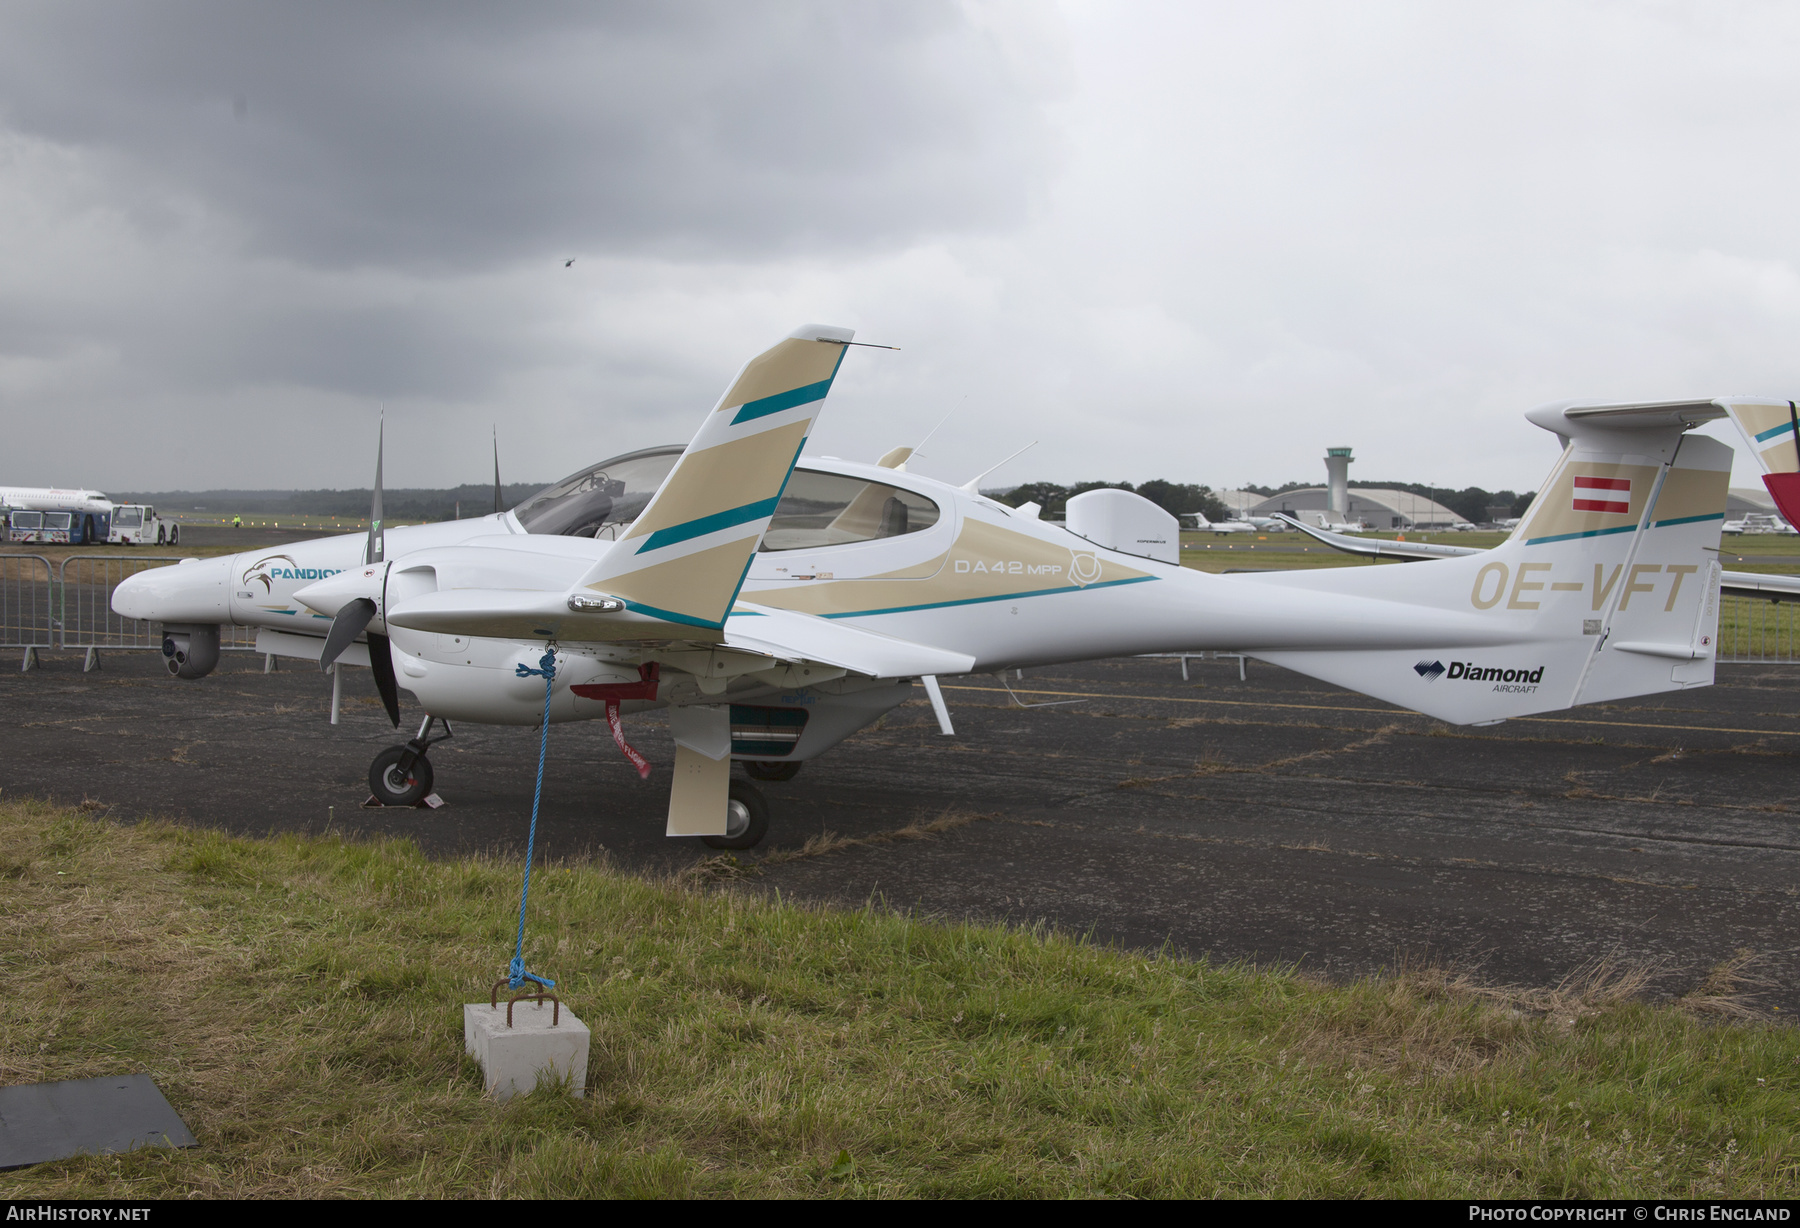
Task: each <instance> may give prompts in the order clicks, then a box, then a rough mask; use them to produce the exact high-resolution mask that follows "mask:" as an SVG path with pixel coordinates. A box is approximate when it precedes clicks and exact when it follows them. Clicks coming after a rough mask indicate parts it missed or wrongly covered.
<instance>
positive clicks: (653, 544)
mask: <svg viewBox="0 0 1800 1228" xmlns="http://www.w3.org/2000/svg"><path fill="white" fill-rule="evenodd" d="M779 502H781V496H780V495H776V496H775V497H774V498H773V499H758V500H757V501H756V502H755V503H746V504H744V506H742V507H734V508H731V509H729V510H728V511H723V512H714V513H713V514H712V515H710V516H701V517H699V518H698V519H696V520H689V521H686V522H685V523H682V524H672V525H670V526H669V527H668V528H666V529H658V530H657V531H656V532H654V533H652V534H651V535H650V536H648V537H646V538H645V539H644V544H643V545H641V546H639V547H638V548H637V549H636V550H635V551H633V553H634V554H642V553H644V551H646V550H659V549H661V548H662V547H664V546H673V545H675V544H676V543H678V542H685V541H691V540H693V539H694V538H696V537H705V536H706V535H707V534H708V533H717V532H718V531H719V530H720V529H729V528H731V527H732V526H733V525H740V524H746V523H748V522H750V521H752V520H761V519H762V518H763V517H764V516H773V515H774V514H775V505H776V504H777V503H779Z"/></svg>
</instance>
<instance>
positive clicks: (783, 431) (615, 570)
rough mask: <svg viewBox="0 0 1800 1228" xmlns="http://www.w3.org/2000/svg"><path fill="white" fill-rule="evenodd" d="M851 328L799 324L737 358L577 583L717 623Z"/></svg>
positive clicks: (670, 615) (675, 615)
mask: <svg viewBox="0 0 1800 1228" xmlns="http://www.w3.org/2000/svg"><path fill="white" fill-rule="evenodd" d="M854 336H855V333H854V332H853V331H852V330H850V329H847V328H832V327H829V326H826V325H820V324H808V325H806V326H804V327H802V328H798V329H796V330H795V331H794V332H793V333H792V334H790V335H789V336H788V337H787V338H786V339H785V340H783V341H781V342H780V343H778V344H777V345H775V346H774V347H773V348H772V349H769V350H765V351H764V352H763V353H761V354H759V355H757V356H756V357H755V358H752V359H751V360H750V361H749V362H748V363H746V364H745V365H744V368H743V370H741V371H739V372H738V374H737V377H736V378H735V379H734V380H732V382H731V386H730V387H729V388H728V389H727V390H726V392H725V395H724V396H722V397H720V398H719V403H718V404H717V405H715V406H714V407H713V408H712V410H711V411H709V412H708V414H707V416H706V419H705V421H704V422H702V423H701V425H700V430H699V433H698V434H696V435H695V436H694V438H693V441H692V442H691V443H689V444H688V446H687V451H685V452H683V453H682V454H681V459H680V460H679V461H677V462H676V463H675V468H674V469H673V470H672V471H671V472H670V474H669V477H668V479H667V480H666V481H665V482H664V483H663V485H662V487H661V489H659V490H658V491H657V492H656V496H655V498H653V499H651V501H650V503H649V506H647V507H646V508H645V509H644V511H643V514H642V515H640V516H639V517H638V519H637V521H636V522H635V523H634V524H633V525H632V526H631V531H630V532H629V533H628V534H626V535H625V537H623V538H622V539H620V541H619V542H618V544H617V545H615V546H614V547H613V548H612V549H611V550H609V551H607V553H606V556H605V557H604V558H603V559H601V560H600V562H599V563H598V564H596V565H595V567H594V569H593V570H592V571H590V572H589V573H588V574H587V575H586V576H584V577H583V578H582V580H581V584H580V586H579V587H586V588H591V589H593V590H595V591H596V592H598V593H603V594H605V595H607V596H611V597H617V598H619V599H621V600H622V601H624V602H625V604H626V605H627V607H629V608H630V609H631V610H633V611H635V612H636V613H638V614H642V615H648V616H650V617H652V618H657V619H661V620H663V621H665V622H672V623H677V624H681V625H685V626H690V627H693V628H695V629H696V630H697V631H699V632H702V633H704V632H707V631H712V632H717V631H719V629H720V628H722V627H723V626H724V624H725V616H726V614H727V613H728V612H729V611H730V609H731V604H732V602H733V601H734V600H735V599H736V598H737V593H738V589H739V587H740V586H741V585H742V584H743V580H744V574H745V573H746V572H747V571H748V570H749V569H750V561H751V557H752V555H753V554H754V553H755V550H756V547H757V543H758V542H760V541H761V540H762V535H763V530H764V529H766V528H767V527H768V525H769V518H770V517H771V516H773V515H774V514H775V505H776V503H777V502H779V501H780V498H781V492H782V491H783V489H785V487H786V486H787V481H788V476H789V475H790V474H792V473H793V471H794V463H795V462H796V461H798V460H799V459H800V450H801V448H802V447H804V446H805V444H806V437H807V435H808V433H809V432H810V431H811V430H812V425H813V422H814V420H815V419H816V418H817V417H818V414H819V410H820V408H821V407H822V406H823V404H824V401H825V394H826V393H827V392H829V391H830V390H831V382H832V380H833V379H834V378H836V376H837V371H838V366H839V365H840V364H841V363H842V362H843V358H844V352H845V350H846V349H847V348H848V345H849V343H850V340H851V338H852V337H854Z"/></svg>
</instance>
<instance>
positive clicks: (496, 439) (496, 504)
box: [494, 426, 500, 515]
mask: <svg viewBox="0 0 1800 1228" xmlns="http://www.w3.org/2000/svg"><path fill="white" fill-rule="evenodd" d="M499 512H500V428H499V427H498V426H496V427H494V513H495V515H498V514H499Z"/></svg>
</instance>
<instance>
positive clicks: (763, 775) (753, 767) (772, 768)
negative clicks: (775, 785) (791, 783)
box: [744, 759, 800, 781]
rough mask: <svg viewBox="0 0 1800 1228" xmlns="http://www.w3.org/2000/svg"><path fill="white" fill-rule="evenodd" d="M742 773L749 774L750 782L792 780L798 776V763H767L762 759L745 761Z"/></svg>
mask: <svg viewBox="0 0 1800 1228" xmlns="http://www.w3.org/2000/svg"><path fill="white" fill-rule="evenodd" d="M744 771H745V772H747V773H749V775H750V779H751V780H772V781H782V780H792V779H793V778H794V777H796V776H798V775H799V774H800V762H799V760H792V761H790V762H788V763H769V762H767V761H766V760H762V759H746V760H744Z"/></svg>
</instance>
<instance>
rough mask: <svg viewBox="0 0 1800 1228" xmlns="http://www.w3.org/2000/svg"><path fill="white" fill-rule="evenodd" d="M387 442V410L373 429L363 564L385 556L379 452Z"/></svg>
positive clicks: (382, 412) (385, 545)
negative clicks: (370, 492) (371, 482)
mask: <svg viewBox="0 0 1800 1228" xmlns="http://www.w3.org/2000/svg"><path fill="white" fill-rule="evenodd" d="M386 441H387V410H386V409H385V408H384V409H383V410H382V411H381V423H380V425H379V426H377V427H376V428H375V493H374V496H373V497H372V498H370V500H369V545H368V549H367V550H366V551H365V552H364V553H365V554H366V556H367V557H365V558H364V559H363V561H364V562H365V563H379V562H381V561H382V559H383V558H385V557H386V554H387V543H386V541H385V540H384V538H383V535H382V532H381V452H382V446H383V445H384V444H385V443H386Z"/></svg>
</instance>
